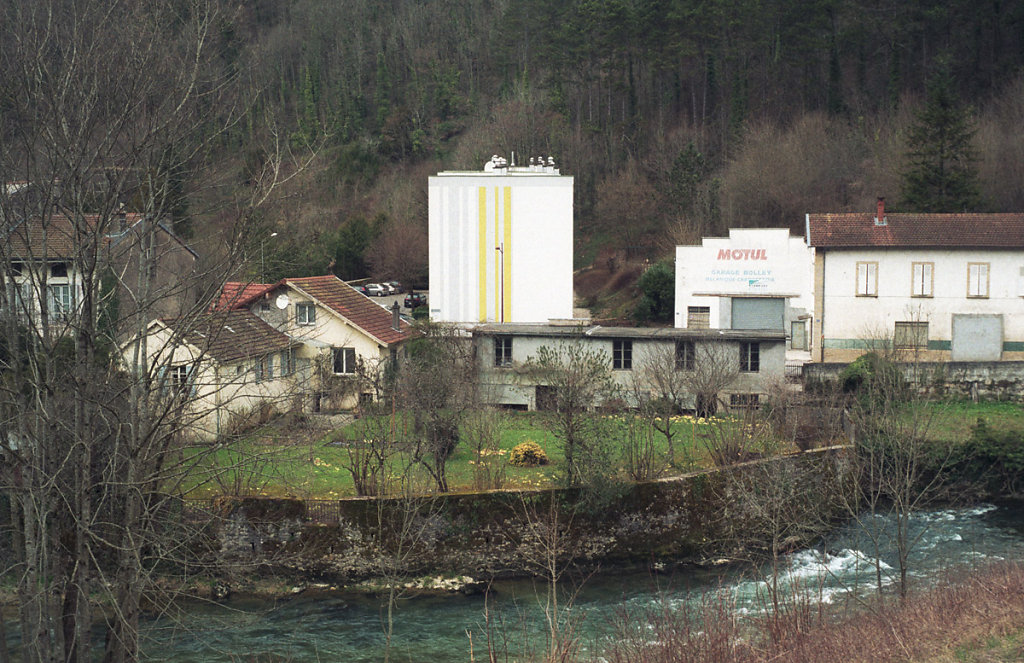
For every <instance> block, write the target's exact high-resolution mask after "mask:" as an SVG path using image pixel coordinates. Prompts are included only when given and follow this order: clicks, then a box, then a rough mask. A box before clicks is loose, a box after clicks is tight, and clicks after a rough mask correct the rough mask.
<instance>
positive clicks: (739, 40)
mask: <svg viewBox="0 0 1024 663" xmlns="http://www.w3.org/2000/svg"><path fill="white" fill-rule="evenodd" d="M218 38H219V39H220V40H221V42H222V57H223V58H224V59H225V61H227V62H228V63H229V64H230V65H231V66H232V67H234V68H236V69H237V70H238V71H242V72H244V75H245V76H246V77H249V78H251V80H252V81H253V84H254V86H255V88H256V89H258V90H259V91H260V92H261V96H259V98H258V99H259V101H258V102H257V104H256V105H255V106H253V107H252V108H251V109H250V111H249V116H248V117H249V120H248V121H243V122H240V123H239V124H238V125H237V126H236V128H235V130H234V131H235V134H234V135H233V136H232V137H231V139H230V140H226V141H225V142H224V149H223V152H222V153H220V154H215V155H212V159H211V163H212V164H213V165H212V166H211V168H213V169H217V170H220V171H221V172H222V173H224V172H228V173H233V174H234V175H233V176H234V177H236V178H237V181H238V182H239V183H240V185H244V183H245V182H246V181H248V179H249V178H250V176H251V174H252V173H253V172H255V171H258V169H259V167H260V165H261V163H262V158H263V155H262V153H261V152H260V150H259V149H257V148H255V147H254V146H255V145H256V144H257V143H258V141H259V140H260V139H264V138H265V136H263V135H260V134H261V132H263V131H264V130H262V129H259V127H261V126H265V124H264V123H262V122H260V121H258V120H259V119H260V118H264V117H267V116H273V117H276V118H277V120H276V121H277V126H278V128H279V130H280V136H281V137H282V138H283V139H284V140H286V141H288V142H289V143H290V144H291V145H292V146H293V147H296V148H308V149H311V150H313V152H315V154H316V156H315V159H314V160H313V162H312V164H311V165H310V167H309V168H308V169H306V171H305V172H304V173H302V175H301V176H300V177H298V178H296V179H295V180H294V181H293V182H292V183H291V185H290V186H289V187H288V188H287V190H286V191H285V193H286V195H284V196H282V197H281V198H280V199H279V200H278V201H277V202H276V204H275V205H274V206H272V207H271V208H270V210H269V211H268V212H266V213H265V216H264V218H263V219H262V223H263V224H264V226H265V228H266V231H265V234H266V236H267V237H269V236H270V233H272V232H275V231H276V232H278V233H279V234H278V235H277V236H276V237H274V238H273V239H272V240H267V241H266V242H265V246H261V249H263V251H265V260H266V271H267V277H268V278H269V277H276V276H282V275H286V274H296V273H307V272H321V273H322V272H324V271H325V270H327V269H328V265H329V263H330V262H331V261H332V260H333V262H334V264H333V267H332V268H333V269H334V271H335V272H337V273H338V274H339V275H340V276H342V277H343V278H353V277H358V276H364V275H367V274H373V275H375V276H385V275H386V276H389V277H397V278H400V279H402V280H406V281H423V280H424V276H425V267H426V247H427V244H426V223H427V219H426V216H427V215H426V184H427V177H428V176H429V175H430V174H433V173H434V172H436V171H438V170H440V169H446V168H461V169H478V168H480V167H482V164H483V163H484V161H485V160H486V159H487V158H489V157H490V155H491V154H495V153H497V154H502V155H505V156H511V153H512V152H513V151H514V152H515V154H516V156H517V158H518V159H519V161H520V163H522V161H523V160H525V159H527V158H528V157H529V156H532V155H552V156H554V158H555V159H556V161H557V163H558V165H559V167H560V168H561V170H562V172H563V173H565V174H570V175H573V176H575V178H576V201H575V204H576V232H577V265H578V266H583V265H586V264H589V263H590V262H592V261H593V260H594V258H595V256H596V255H598V254H599V252H600V251H602V250H603V251H605V255H608V254H609V253H612V252H614V253H616V254H617V255H620V256H621V257H623V258H625V259H631V258H638V259H646V258H651V259H655V258H657V257H659V256H662V255H664V253H665V252H666V250H667V249H669V247H671V246H673V245H674V244H676V243H679V242H689V241H693V240H695V239H697V238H699V237H700V236H701V235H705V234H709V233H722V232H724V231H725V230H726V229H727V228H728V227H730V226H780V225H781V226H789V227H791V228H793V229H794V231H796V232H800V233H802V232H803V215H804V213H805V212H808V211H832V210H835V211H842V210H851V209H873V206H874V201H875V198H876V197H877V196H886V197H887V200H888V205H889V207H890V208H891V209H897V208H900V206H901V204H902V203H903V202H904V200H905V198H904V197H903V195H902V187H903V185H904V181H903V178H902V176H903V174H904V173H905V171H906V167H907V162H906V159H905V156H906V153H907V150H908V145H907V136H908V133H909V128H910V127H911V125H912V124H913V123H914V122H915V119H916V118H917V113H918V112H919V110H920V108H921V107H922V104H923V101H924V96H925V90H926V82H927V80H928V78H929V76H930V75H931V74H932V72H933V70H934V68H935V64H936V62H937V61H938V60H939V59H940V58H942V57H945V58H946V59H947V61H948V62H949V65H950V73H951V76H952V81H953V88H952V89H953V93H954V100H955V101H956V102H958V103H960V104H962V105H963V106H964V107H965V108H968V109H969V110H970V116H969V117H970V124H969V130H971V131H974V134H973V138H972V146H973V150H974V156H975V158H976V161H975V162H974V163H975V165H976V168H977V171H978V175H979V179H978V187H979V189H980V191H979V193H980V198H979V199H978V200H979V202H978V203H977V207H978V209H980V210H983V211H1007V210H1024V190H1022V187H1020V186H1019V183H1020V182H1021V181H1022V180H1024V138H1022V137H1021V136H1020V132H1019V127H1020V126H1022V123H1024V122H1022V121H1024V79H1022V78H1021V77H1020V71H1021V65H1022V63H1024V2H1020V1H1007V0H989V1H986V2H976V1H973V0H947V1H943V2H936V1H934V0H847V1H841V0H811V1H801V2H795V1H793V0H772V1H769V2H751V1H749V0H389V1H382V0H291V1H286V0H252V1H251V2H246V3H243V4H240V5H239V6H238V7H237V8H233V9H230V10H226V13H225V14H224V16H223V18H222V20H221V25H220V34H219V35H218ZM264 142H265V141H264ZM193 206H194V209H196V210H199V209H201V208H202V206H198V205H196V204H195V202H193ZM211 222H212V221H211ZM205 227H209V224H205V225H204V224H198V225H197V227H196V232H197V233H202V232H203V228H205ZM255 275H256V268H255V267H254V271H253V274H251V276H255Z"/></svg>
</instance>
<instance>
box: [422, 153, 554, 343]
mask: <svg viewBox="0 0 1024 663" xmlns="http://www.w3.org/2000/svg"><path fill="white" fill-rule="evenodd" d="M428 189H429V232H430V237H429V246H430V317H431V319H433V320H436V321H440V322H457V323H466V322H472V323H476V322H484V321H490V322H547V321H548V320H549V319H568V318H571V317H572V307H573V292H572V252H573V244H572V227H573V207H572V200H573V178H572V177H567V176H561V175H559V174H558V171H557V170H555V169H553V168H548V169H541V170H536V171H531V170H529V169H514V170H513V169H503V170H500V171H497V170H496V171H493V172H488V173H484V172H445V173H440V174H439V175H437V176H435V177H431V178H430V180H429V185H428ZM499 248H500V250H498V249H499Z"/></svg>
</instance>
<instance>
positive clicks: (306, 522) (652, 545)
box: [193, 447, 849, 586]
mask: <svg viewBox="0 0 1024 663" xmlns="http://www.w3.org/2000/svg"><path fill="white" fill-rule="evenodd" d="M846 453H847V449H846V448H844V447H835V448H830V449H821V450H814V451H808V452H803V453H797V454H792V455H788V456H781V457H775V458H771V459H765V460H760V461H754V462H749V463H742V464H739V465H734V466H730V467H727V468H722V469H718V470H714V471H708V472H703V473H695V474H691V475H688V476H683V477H678V478H674V479H671V480H667V479H666V480H659V481H650V482H644V483H634V484H622V485H611V486H600V487H598V488H596V489H578V488H577V489H564V490H554V489H551V490H532V491H488V492H481V493H464V494H443V495H433V496H415V497H404V498H394V497H384V498H349V499H343V500H337V501H333V502H321V503H317V504H315V505H312V504H309V503H307V502H304V501H302V500H273V499H260V498H252V499H237V500H225V501H222V502H219V503H217V504H216V505H215V508H216V511H215V512H213V511H211V512H209V513H208V514H206V515H207V516H208V517H209V518H210V521H209V522H210V524H211V527H210V530H211V531H213V532H215V536H216V537H217V541H218V546H219V548H220V554H221V557H222V560H223V565H224V568H225V569H227V570H230V569H233V568H245V567H252V568H258V569H261V570H262V571H263V572H265V573H266V574H268V575H272V576H276V577H279V578H284V579H289V580H291V581H293V582H296V584H299V583H300V582H306V583H318V584H325V585H328V586H349V585H352V584H354V583H360V582H365V581H372V582H377V583H378V584H379V580H380V579H383V580H384V581H386V582H388V583H393V582H408V580H407V579H409V578H419V577H428V576H438V575H440V576H442V578H453V577H462V576H468V577H470V578H472V579H473V582H482V581H487V580H491V579H496V578H497V579H501V578H511V577H523V576H537V577H548V576H550V575H551V574H553V573H562V572H563V571H564V570H565V569H568V568H575V569H579V570H582V571H583V572H588V571H592V570H595V569H597V568H601V567H608V566H611V567H631V566H632V567H635V566H637V565H640V566H642V568H644V569H654V570H656V569H657V568H658V567H659V566H664V565H672V564H678V563H685V564H696V565H705V564H708V563H711V562H713V561H715V560H719V559H723V558H724V559H727V560H728V559H740V560H750V559H753V558H756V557H757V556H758V555H759V554H761V553H763V552H764V550H765V549H766V547H767V546H768V545H771V546H773V547H775V548H776V549H782V550H792V549H796V548H798V547H801V546H803V545H807V544H809V543H810V542H812V541H814V540H816V539H817V538H818V537H820V536H821V535H822V534H824V533H825V532H827V531H828V530H829V529H831V528H832V526H833V525H834V524H835V522H836V521H837V520H838V519H840V518H842V517H844V516H846V515H848V513H847V512H846V511H845V510H844V508H843V507H844V505H845V504H849V500H844V499H843V496H844V493H843V491H844V488H845V487H847V486H848V485H849V484H848V480H847V476H846V471H847V468H848V465H849V463H848V461H847V459H846ZM314 506H315V507H316V512H315V513H313V511H312V509H313V507H314ZM203 516H204V514H202V513H199V514H193V517H203ZM769 542H770V543H769ZM229 575H230V573H225V576H226V577H227V576H229ZM228 582H230V580H228Z"/></svg>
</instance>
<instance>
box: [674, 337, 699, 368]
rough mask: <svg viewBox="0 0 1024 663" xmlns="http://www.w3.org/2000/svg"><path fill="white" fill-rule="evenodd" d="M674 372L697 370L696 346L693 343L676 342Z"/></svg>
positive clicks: (686, 341)
mask: <svg viewBox="0 0 1024 663" xmlns="http://www.w3.org/2000/svg"><path fill="white" fill-rule="evenodd" d="M675 366H676V370H677V371H692V370H695V369H696V368H697V344H696V343H695V342H694V341H688V340H684V339H679V340H677V341H676V364H675Z"/></svg>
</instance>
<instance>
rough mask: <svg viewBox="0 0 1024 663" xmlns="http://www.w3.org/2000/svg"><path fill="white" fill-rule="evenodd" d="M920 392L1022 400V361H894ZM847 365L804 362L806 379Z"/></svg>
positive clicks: (828, 375) (835, 373)
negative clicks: (897, 362)
mask: <svg viewBox="0 0 1024 663" xmlns="http://www.w3.org/2000/svg"><path fill="white" fill-rule="evenodd" d="M897 365H898V366H899V367H900V369H901V370H902V371H903V375H904V377H905V378H906V379H907V380H908V381H909V382H910V383H911V384H915V385H917V386H918V388H919V390H920V391H921V392H922V393H926V394H929V395H936V396H944V397H949V398H969V399H973V400H979V399H980V400H1014V401H1020V400H1024V362H1022V361H990V362H957V361H952V362H917V363H899V364H897ZM846 366H847V364H841V363H827V364H804V367H803V377H804V383H805V384H806V383H807V381H808V380H834V379H836V378H838V377H839V374H840V373H841V372H842V371H843V369H844V368H846Z"/></svg>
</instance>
